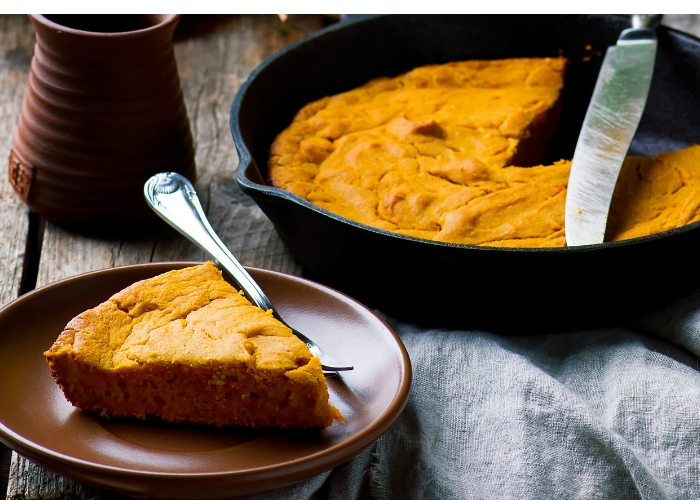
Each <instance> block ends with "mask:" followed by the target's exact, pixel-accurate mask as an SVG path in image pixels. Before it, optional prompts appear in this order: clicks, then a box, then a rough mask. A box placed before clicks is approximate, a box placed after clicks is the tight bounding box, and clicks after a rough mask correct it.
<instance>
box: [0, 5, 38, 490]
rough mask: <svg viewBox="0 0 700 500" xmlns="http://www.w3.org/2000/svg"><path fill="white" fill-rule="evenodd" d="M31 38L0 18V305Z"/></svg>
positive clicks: (20, 24) (7, 273)
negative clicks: (12, 164) (11, 174)
mask: <svg viewBox="0 0 700 500" xmlns="http://www.w3.org/2000/svg"><path fill="white" fill-rule="evenodd" d="M33 45H34V37H33V34H32V32H31V29H30V28H29V21H28V20H27V18H26V17H25V16H8V15H3V16H0V177H1V179H2V180H0V304H7V303H8V302H10V301H11V300H13V299H15V298H16V297H17V295H18V294H19V292H20V287H21V276H22V269H23V266H24V258H25V243H26V240H27V230H28V226H29V224H28V213H29V212H28V210H27V208H26V207H25V205H24V204H23V203H22V202H21V201H20V200H19V198H18V197H17V196H15V194H14V191H13V190H12V187H11V186H10V184H9V182H7V160H8V157H9V154H10V149H11V148H12V135H13V133H14V130H15V125H16V122H17V117H18V116H19V111H20V107H21V104H22V99H23V97H24V93H25V91H26V87H27V75H28V71H29V63H30V61H31V56H32V53H33ZM9 468H10V450H9V449H7V448H5V446H3V445H2V444H0V491H5V489H6V487H7V478H8V472H9Z"/></svg>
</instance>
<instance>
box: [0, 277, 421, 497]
mask: <svg viewBox="0 0 700 500" xmlns="http://www.w3.org/2000/svg"><path fill="white" fill-rule="evenodd" d="M193 264H194V263H161V264H144V265H137V266H127V267H119V268H113V269H107V270H102V271H96V272H92V273H87V274H83V275H80V276H76V277H73V278H69V279H66V280H63V281H60V282H57V283H54V284H52V285H48V286H46V287H43V288H40V289H37V290H35V291H33V292H31V293H28V294H26V295H24V296H22V297H20V298H19V299H17V300H15V301H14V302H12V303H10V304H8V305H7V306H5V307H4V308H3V309H2V310H0V394H1V395H2V404H1V405H0V440H1V441H2V442H4V443H5V444H6V445H8V446H10V447H11V448H13V449H15V450H17V452H19V453H20V454H22V455H24V456H26V457H28V458H30V459H31V460H33V461H35V462H36V463H38V464H40V465H42V466H44V467H46V468H48V469H51V470H54V471H56V472H58V473H60V474H63V475H65V476H67V477H70V478H71V479H74V480H76V481H79V482H83V483H87V484H91V485H95V486H100V487H103V488H107V489H112V490H116V491H119V492H122V493H126V494H131V495H136V496H144V497H161V498H218V497H225V496H233V495H243V494H249V493H255V492H261V491H266V490H270V489H274V488H278V487H282V486H285V485H288V484H292V483H294V482H297V481H300V480H302V479H305V478H308V477H310V476H313V475H315V474H319V473H321V472H323V471H325V470H328V469H330V468H333V467H335V466H336V465H339V464H341V463H342V462H345V461H347V460H349V459H350V458H351V457H352V456H353V455H355V454H356V453H358V452H360V451H361V450H362V449H364V448H365V447H367V446H368V445H369V444H371V443H372V442H373V441H375V440H376V439H377V438H378V437H379V436H380V435H381V434H382V433H383V432H384V431H385V430H386V429H387V428H388V427H389V426H390V425H391V423H392V422H393V421H394V420H395V419H396V417H397V416H398V415H399V413H400V412H401V410H402V409H403V407H404V405H405V404H406V400H407V398H408V394H409V390H410V384H411V366H410V361H409V359H408V355H407V353H406V350H405V348H404V346H403V344H402V343H401V341H400V340H399V338H398V337H397V336H396V334H395V333H394V332H393V331H392V330H391V328H389V326H387V325H386V324H385V323H384V321H382V320H381V319H380V318H379V317H377V316H376V315H375V314H374V313H373V312H372V311H370V310H369V309H367V308H366V307H364V306H363V305H361V304H359V303H358V302H355V301H354V300H352V299H350V298H348V297H347V296H345V295H343V294H341V293H338V292H336V291H334V290H332V289H330V288H327V287H325V286H323V285H319V284H317V283H314V282H311V281H308V280H304V279H302V278H296V277H293V276H288V275H284V274H280V273H275V272H272V271H264V270H259V269H251V270H250V272H251V274H252V275H253V277H254V278H255V279H256V280H257V281H258V283H259V284H260V286H261V287H262V288H263V290H265V292H266V293H267V294H268V295H269V297H270V299H271V300H272V301H273V302H274V303H275V305H276V306H277V308H278V309H279V311H280V313H281V314H282V316H283V317H284V318H285V319H286V320H287V321H288V322H289V323H290V324H291V325H293V326H295V327H296V328H298V329H299V330H301V331H302V332H304V333H306V334H307V335H309V336H310V337H311V338H313V339H314V340H315V341H317V342H318V343H319V344H320V345H321V346H322V347H323V349H324V350H326V351H327V352H328V353H329V354H330V355H331V356H333V357H335V358H336V359H338V360H342V361H343V362H347V363H351V364H353V365H354V366H355V370H354V371H352V372H346V373H344V374H343V375H342V376H341V377H336V378H329V379H328V383H329V388H330V393H331V403H332V404H333V405H335V406H337V407H338V408H339V409H340V411H341V412H342V414H343V415H344V417H345V420H346V423H345V425H341V424H338V423H336V424H334V425H333V426H332V427H329V428H328V429H326V430H323V431H312V432H307V431H304V432H298V431H241V430H234V429H228V430H222V429H213V428H208V427H200V426H181V425H166V424H163V423H153V422H141V421H137V420H134V421H132V420H122V421H118V420H114V421H111V422H110V421H107V420H105V419H102V418H99V417H96V416H95V415H91V414H88V413H84V412H82V411H80V410H77V409H75V408H73V406H71V404H70V403H68V402H67V401H66V399H65V398H64V397H63V393H62V392H61V390H60V389H59V387H58V386H57V385H56V384H55V383H54V381H53V379H52V378H51V375H50V373H49V370H48V366H47V364H46V362H45V360H44V357H43V355H42V353H43V351H45V350H46V349H48V348H49V347H50V346H51V344H52V343H53V341H54V340H55V339H56V337H57V336H58V334H59V333H60V332H61V330H62V328H63V326H64V325H65V324H66V323H67V322H68V320H70V319H71V318H72V317H73V316H75V315H76V314H78V313H80V312H81V311H83V310H85V309H89V308H91V307H93V306H95V305H97V304H98V303H99V302H101V301H103V300H105V299H107V298H108V297H109V296H111V295H112V294H114V293H115V292H117V291H119V290H121V289H122V288H124V287H126V286H128V285H129V284H131V283H133V282H135V281H137V280H140V279H145V278H149V277H152V276H155V275H157V274H160V273H163V272H166V271H169V270H171V269H176V268H182V267H186V266H187V265H193Z"/></svg>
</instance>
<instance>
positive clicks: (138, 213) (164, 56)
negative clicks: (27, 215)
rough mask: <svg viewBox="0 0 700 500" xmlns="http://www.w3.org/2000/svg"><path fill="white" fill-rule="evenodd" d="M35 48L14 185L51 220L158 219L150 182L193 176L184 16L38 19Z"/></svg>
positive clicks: (91, 223)
mask: <svg viewBox="0 0 700 500" xmlns="http://www.w3.org/2000/svg"><path fill="white" fill-rule="evenodd" d="M29 17H30V19H31V22H32V24H33V25H34V29H35V31H36V45H35V49H34V57H33V59H32V64H31V72H30V75H29V87H28V90H27V94H26V96H25V99H24V102H23V105H22V111H21V114H20V117H19V121H18V126H17V130H16V133H15V136H14V142H13V148H12V151H11V153H10V165H9V179H10V183H11V184H12V186H13V187H14V189H15V192H16V193H17V194H18V195H19V197H20V198H21V199H22V200H24V201H25V202H26V203H27V204H28V205H29V207H30V208H31V209H32V210H34V211H36V212H38V213H39V214H40V215H42V216H44V217H45V218H46V219H48V220H50V221H53V222H56V223H59V224H66V225H72V226H78V227H88V228H89V227H97V226H99V227H102V228H104V227H107V226H124V225H126V224H133V223H138V222H139V221H147V220H155V216H154V214H153V213H152V211H151V210H150V209H149V208H148V206H147V205H146V203H145V201H144V198H143V185H144V182H145V181H146V180H147V179H148V178H149V177H150V176H151V175H153V174H155V173H158V172H162V171H174V172H179V173H181V174H182V175H184V176H186V177H188V178H189V179H190V180H194V177H195V164H194V149H193V144H192V134H191V132H190V124H189V120H188V118H187V110H186V108H185V104H184V99H183V94H182V89H181V87H180V78H179V76H178V71H177V63H176V61H175V53H174V50H173V32H174V30H175V26H176V24H177V22H178V19H179V16H177V15H156V14H154V15H32V16H29Z"/></svg>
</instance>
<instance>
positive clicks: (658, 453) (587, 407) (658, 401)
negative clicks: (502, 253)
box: [252, 290, 700, 499]
mask: <svg viewBox="0 0 700 500" xmlns="http://www.w3.org/2000/svg"><path fill="white" fill-rule="evenodd" d="M386 319H387V321H388V322H389V324H390V325H391V326H392V327H393V328H394V330H395V331H396V332H397V333H398V334H399V335H400V337H401V339H402V340H403V342H404V344H405V345H406V348H407V349H408V352H409V355H410V358H411V362H412V365H413V370H414V378H413V389H412V393H411V397H410V400H409V402H408V405H407V406H406V409H405V410H404V412H403V413H402V414H401V416H400V417H399V418H398V420H397V421H396V422H395V424H394V425H393V426H392V427H391V428H390V429H389V430H388V431H387V432H386V433H385V434H384V435H383V436H382V437H381V438H380V439H379V440H378V441H377V442H376V443H375V444H374V445H373V446H371V447H370V448H369V449H367V450H365V451H364V452H363V453H361V454H360V455H358V456H356V457H355V458H354V459H352V460H351V461H349V462H347V463H346V464H344V465H342V466H340V467H338V468H336V469H335V470H333V471H329V472H327V473H325V474H322V475H320V476H317V477H314V478H312V479H310V480H308V481H305V482H303V483H300V484H297V485H295V486H293V487H290V488H286V489H283V490H276V491H275V492H271V493H267V494H264V495H257V496H254V497H252V498H256V499H263V498H265V499H319V498H331V499H366V498H376V499H452V498H455V499H492V498H496V499H509V498H517V499H549V498H556V499H560V498H561V499H569V498H571V499H595V498H601V499H612V498H615V499H634V498H644V499H693V498H700V372H699V371H698V369H699V368H700V361H699V358H698V355H700V290H699V291H698V292H696V293H693V294H691V295H690V296H688V297H686V298H684V299H683V300H680V301H678V302H677V303H675V304H674V305H673V306H671V307H668V308H667V309H665V310H663V311H658V312H655V313H649V314H647V315H646V316H644V317H641V318H639V319H638V320H636V321H635V322H634V323H633V324H632V325H630V326H626V327H619V328H606V329H601V330H594V331H582V332H575V333H561V334H548V335H541V336H528V337H520V338H519V337H504V336H498V335H494V334H491V333H489V332H485V331H453V330H440V329H436V330H429V331H426V330H423V329H419V328H417V327H415V326H413V325H411V324H407V323H402V322H398V321H395V320H392V319H391V318H386Z"/></svg>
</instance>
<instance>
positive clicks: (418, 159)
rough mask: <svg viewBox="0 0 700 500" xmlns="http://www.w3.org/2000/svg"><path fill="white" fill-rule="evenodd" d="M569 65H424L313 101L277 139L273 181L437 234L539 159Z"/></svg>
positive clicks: (339, 206)
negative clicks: (454, 215) (504, 174)
mask: <svg viewBox="0 0 700 500" xmlns="http://www.w3.org/2000/svg"><path fill="white" fill-rule="evenodd" d="M565 67H566V60H565V59H564V58H527V59H526V58H524V59H506V60H496V61H464V62H453V63H448V64H443V65H432V66H424V67H420V68H416V69H414V70H412V71H410V72H408V73H405V74H403V75H400V76H397V77H394V78H379V79H376V80H372V81H370V82H369V83H367V84H366V85H363V86H361V87H359V88H357V89H355V90H351V91H349V92H344V93H342V94H339V95H336V96H332V97H326V98H324V99H321V100H319V101H316V102H313V103H310V104H308V105H307V106H305V107H304V108H303V109H302V110H301V111H299V113H298V114H297V116H296V117H295V118H294V120H293V122H292V123H291V125H290V126H289V127H288V128H287V129H286V130H284V131H283V132H282V133H281V134H280V135H279V136H278V137H277V138H276V140H275V141H274V143H273V145H272V147H271V154H270V160H269V165H268V167H269V168H268V172H269V181H270V182H271V184H272V185H274V186H276V187H280V188H283V189H287V190H289V191H292V192H294V193H295V194H297V195H299V196H301V197H302V198H305V199H307V200H309V201H311V202H313V203H315V204H317V205H319V206H321V207H323V208H326V209H328V210H330V211H331V212H334V213H337V214H339V215H342V216H344V217H347V218H349V219H352V220H355V221H357V222H361V223H364V224H368V225H371V226H374V227H378V228H380V229H387V230H390V231H396V232H399V233H403V234H410V235H413V236H420V237H425V238H430V239H434V238H435V237H436V236H437V235H438V234H439V233H440V230H441V226H442V219H443V217H445V215H446V214H449V213H450V212H451V211H453V210H456V209H458V208H459V207H462V206H464V205H466V204H468V203H469V202H470V201H471V200H474V199H475V198H478V197H481V196H483V195H484V194H486V193H487V192H490V190H492V189H493V187H494V186H495V185H496V184H495V183H494V180H493V175H494V174H496V173H498V172H499V171H500V169H502V168H503V167H504V166H506V165H513V164H515V165H536V164H537V163H538V162H540V160H541V157H542V155H543V153H544V151H545V149H546V147H547V143H548V140H549V138H550V135H551V133H552V131H553V129H554V128H555V126H556V123H557V118H558V114H559V107H560V106H559V103H560V95H561V89H562V86H563V81H564V70H565ZM499 185H500V184H499Z"/></svg>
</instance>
